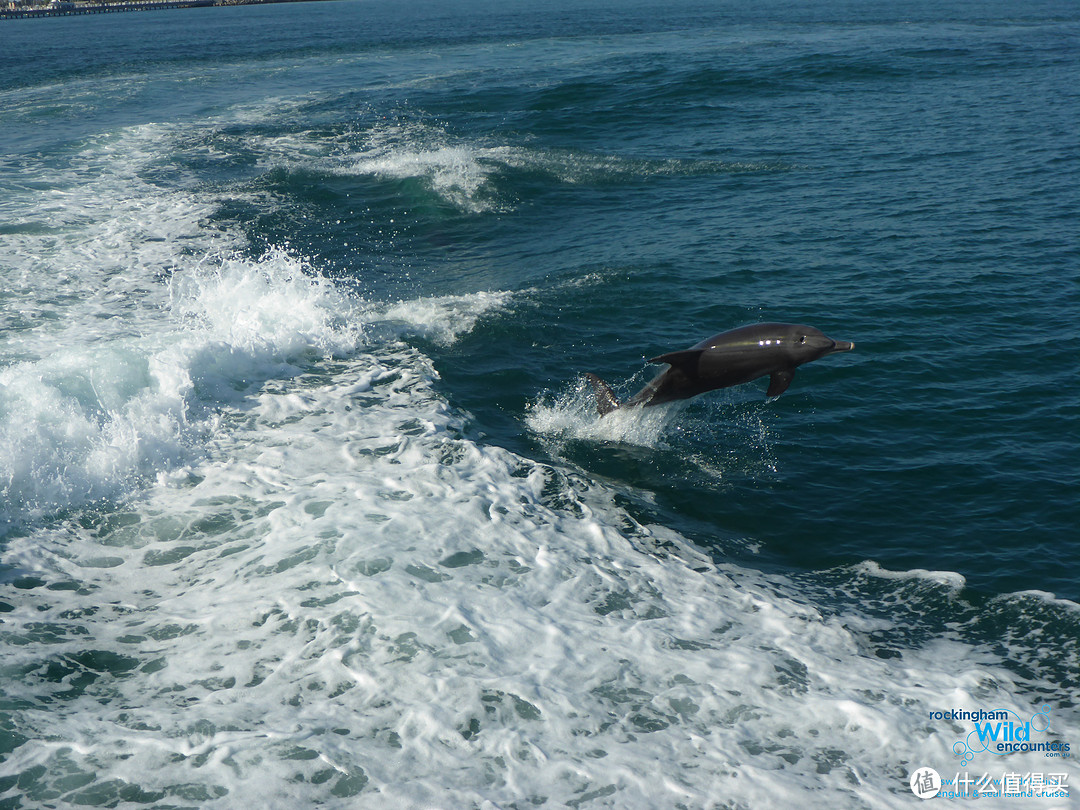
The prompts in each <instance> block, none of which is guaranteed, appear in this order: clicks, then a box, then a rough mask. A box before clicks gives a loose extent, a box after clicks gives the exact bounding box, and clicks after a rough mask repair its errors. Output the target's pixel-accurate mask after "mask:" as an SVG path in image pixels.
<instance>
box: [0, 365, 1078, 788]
mask: <svg viewBox="0 0 1080 810" xmlns="http://www.w3.org/2000/svg"><path fill="white" fill-rule="evenodd" d="M395 345H396V348H394V347H391V346H385V347H383V348H382V349H381V350H380V352H379V354H378V356H375V355H367V354H361V355H358V356H357V357H355V358H354V359H353V360H351V361H348V363H347V365H346V366H342V367H339V368H338V370H337V371H336V373H335V374H334V375H333V378H332V379H330V380H327V378H326V376H325V375H324V374H323V373H322V372H321V371H320V370H319V369H312V370H311V372H309V373H307V374H301V375H299V376H296V377H294V378H291V379H285V380H271V381H268V382H267V383H266V384H265V385H263V386H262V388H261V391H260V393H258V394H257V396H256V398H255V400H254V405H253V407H250V408H245V409H242V410H241V411H237V415H241V414H242V415H243V418H242V419H240V420H239V421H235V420H229V419H226V420H225V422H224V423H223V429H222V430H220V431H218V432H217V433H216V435H215V437H214V439H213V442H212V452H211V454H210V456H209V457H207V458H206V459H205V460H204V461H202V462H200V463H198V464H196V465H194V466H193V467H192V469H191V471H190V475H189V476H188V477H187V478H186V479H181V478H178V479H176V480H174V481H173V482H171V483H163V484H161V485H159V486H157V487H155V488H153V489H151V490H149V491H147V492H146V495H145V497H144V498H143V499H141V502H139V503H135V504H132V506H131V508H129V509H128V510H125V511H124V512H121V513H114V514H111V515H110V514H105V515H103V520H102V523H101V524H100V525H96V526H94V525H79V524H71V525H69V526H65V527H64V528H62V529H60V530H55V531H39V532H35V533H34V534H33V535H32V536H30V537H27V538H22V539H18V540H16V541H14V542H13V543H12V547H11V548H10V549H9V554H8V561H9V563H11V564H15V565H17V566H18V567H19V568H20V569H21V570H22V571H23V572H24V573H27V574H32V575H34V576H37V577H38V578H39V579H40V580H42V581H43V582H45V583H50V584H57V585H62V583H63V582H65V581H76V582H78V583H80V585H81V587H82V589H81V590H80V591H76V590H65V589H63V588H62V587H60V588H57V589H54V590H47V589H46V587H40V588H37V589H34V588H31V589H29V590H27V591H26V592H25V599H24V600H23V601H22V602H21V603H20V605H19V606H18V607H17V609H16V610H15V611H14V612H12V613H9V614H6V616H5V619H6V620H7V622H8V624H7V627H8V628H9V632H16V633H18V634H21V635H22V636H23V637H24V638H25V639H27V640H28V641H29V642H30V643H28V644H24V645H22V646H18V647H12V648H11V650H12V652H11V654H10V655H9V656H8V657H7V658H6V659H5V664H4V666H5V668H6V669H7V670H8V671H14V670H20V671H23V672H27V673H29V675H28V676H27V677H24V678H22V679H19V680H17V681H15V682H14V683H13V685H12V691H11V693H10V694H9V695H8V697H9V699H10V700H15V701H24V703H23V704H22V705H23V706H24V708H23V709H22V710H21V711H20V718H21V722H22V723H25V724H29V725H30V726H33V727H34V728H35V729H37V730H38V732H39V734H40V738H39V739H33V740H29V741H27V742H25V743H23V744H22V745H21V746H19V747H18V748H17V749H16V750H15V751H14V752H13V753H12V755H11V758H10V760H9V763H8V767H9V769H10V771H11V772H12V773H16V774H17V773H26V772H28V771H29V769H31V768H32V767H34V766H36V765H44V766H46V769H47V773H49V774H54V776H43V777H40V778H39V781H40V783H41V784H42V785H45V786H51V785H57V786H60V785H63V784H65V783H64V782H63V781H62V780H63V779H64V778H67V779H69V782H68V783H69V784H80V783H81V782H85V785H82V786H80V787H78V788H67V789H66V790H65V789H62V788H61V790H62V795H63V796H64V797H65V800H66V801H69V802H81V801H89V800H90V799H92V798H94V797H95V796H100V795H112V794H110V793H109V791H113V792H114V793H115V794H116V795H120V791H122V790H127V791H128V792H129V793H130V792H131V791H133V790H135V788H134V787H133V786H138V788H137V789H138V790H139V791H143V792H144V793H146V794H152V795H155V796H160V800H165V799H166V798H169V799H170V800H173V801H177V800H180V799H187V800H188V801H197V803H198V804H199V805H200V806H204V807H232V806H237V805H238V804H245V805H249V804H258V805H260V806H268V807H285V806H293V805H296V804H297V803H300V804H311V803H315V802H319V803H324V804H326V805H328V806H339V807H346V806H354V805H355V803H356V802H357V801H360V802H362V803H363V804H364V806H366V807H376V808H379V807H460V806H467V805H471V804H476V805H484V804H485V803H490V804H491V805H492V806H505V805H508V804H512V803H514V802H521V801H529V802H531V803H535V804H539V805H544V804H546V805H548V806H570V805H572V804H573V803H575V802H577V803H586V802H588V803H591V804H592V806H607V807H642V808H645V807H658V806H675V805H676V804H677V803H680V802H681V803H684V804H686V805H687V806H709V804H710V803H711V802H715V800H716V798H717V796H723V797H724V799H725V801H728V802H730V803H731V805H732V806H759V805H761V804H763V803H768V804H770V805H774V804H795V803H798V802H799V801H802V800H804V799H805V796H806V795H808V794H811V795H812V794H815V793H816V792H818V791H823V792H824V793H825V794H827V795H828V796H829V797H830V798H829V801H830V804H831V805H833V806H841V807H903V806H907V805H908V804H909V803H910V800H911V796H910V793H908V792H906V785H905V780H906V775H907V773H908V772H909V770H910V769H911V768H912V767H914V766H915V765H916V764H917V763H948V762H951V761H952V759H953V756H952V752H951V748H950V745H951V744H952V742H954V739H953V738H954V737H955V736H956V733H955V732H954V731H953V730H952V729H951V728H947V727H942V728H939V727H937V726H934V725H933V724H930V723H928V722H927V719H926V718H927V716H928V715H927V712H928V711H930V710H933V709H939V708H941V707H942V706H947V707H951V706H956V705H972V706H975V705H979V703H980V701H982V700H985V699H989V698H987V697H986V696H988V695H989V696H991V697H992V698H993V701H994V705H995V707H996V706H999V705H1000V706H1001V707H1003V708H1007V709H1010V710H1015V711H1017V712H1018V713H1020V712H1023V711H1024V710H1025V708H1024V704H1023V701H1022V699H1021V698H1020V697H1018V694H1017V692H1018V688H1017V683H1016V681H1015V678H1014V677H1013V676H1011V675H1010V674H1008V673H1007V672H1005V671H1003V670H1001V669H998V668H996V667H995V666H993V664H992V663H991V662H989V661H987V660H984V659H979V658H976V657H973V655H972V652H971V650H970V648H968V647H967V646H966V645H963V644H960V643H958V642H951V641H948V640H941V641H939V642H937V643H935V644H934V645H933V647H927V648H926V649H925V650H918V649H913V650H909V651H905V653H904V655H903V657H902V658H900V659H892V660H882V659H878V658H873V657H866V656H864V655H863V654H862V652H861V648H860V643H859V637H858V632H859V630H860V629H861V628H862V625H861V624H860V622H859V621H858V617H857V616H852V617H850V618H849V617H845V616H843V615H834V616H826V615H823V614H822V613H820V612H819V611H818V610H817V609H816V608H815V607H814V606H813V605H812V604H810V603H807V602H805V601H802V600H799V599H797V598H796V597H794V596H793V591H792V589H791V588H790V587H789V585H788V584H787V583H786V582H785V581H784V580H783V579H782V578H779V577H766V576H764V575H761V574H756V573H753V572H751V571H747V570H744V569H740V568H738V567H734V566H720V567H718V566H716V565H715V564H713V563H712V562H710V561H709V560H708V558H706V557H705V556H703V555H702V554H700V553H699V552H698V551H696V550H695V549H694V548H693V547H692V546H690V545H689V544H688V543H686V541H685V540H683V539H682V538H680V537H679V536H678V535H677V534H676V533H674V532H672V531H670V530H668V529H665V528H663V527H659V526H646V525H641V524H639V523H637V522H635V521H634V520H633V519H632V518H630V516H629V515H627V514H626V513H625V512H623V511H622V510H621V509H620V508H619V507H618V506H617V505H616V504H615V500H614V494H615V493H613V492H611V491H609V490H607V489H605V488H604V487H600V486H597V485H596V484H595V483H590V482H587V481H584V480H580V479H577V478H575V477H574V476H570V475H567V474H565V473H563V472H560V471H559V470H558V469H555V468H551V467H546V466H543V465H538V464H536V463H534V462H531V461H529V460H527V459H523V458H521V457H518V456H515V455H514V454H511V453H509V452H506V451H504V450H500V449H498V448H492V447H483V446H480V445H477V444H475V443H473V442H471V441H468V440H466V439H463V438H461V431H462V429H463V427H464V426H465V422H464V419H463V417H462V416H461V415H459V414H456V413H455V412H454V411H453V410H451V409H450V408H448V407H447V405H446V403H445V402H444V401H443V400H442V399H441V398H440V397H439V396H438V394H437V393H436V392H435V390H434V388H433V386H432V381H433V380H434V378H435V376H436V375H435V372H434V369H433V368H432V367H431V365H430V362H429V361H428V360H427V359H426V358H425V357H424V356H423V355H422V354H420V353H418V352H417V351H415V350H413V349H409V348H407V347H406V346H404V345H402V344H395ZM226 426H227V427H228V429H224V428H225V427H226ZM849 624H850V625H852V627H854V628H857V629H854V630H853V629H852V627H849ZM42 633H48V634H50V636H51V638H52V641H51V643H50V644H49V645H43V644H42V642H41V640H40V636H41V634H42ZM87 639H92V640H93V641H92V648H91V649H93V650H95V651H98V652H96V653H95V655H96V656H97V657H96V658H87V657H86V655H87V653H86V650H87ZM80 656H81V657H80ZM49 662H53V663H52V666H53V667H54V669H56V668H57V667H60V668H61V669H62V668H63V667H68V668H70V669H71V670H72V672H73V674H72V676H71V678H69V679H64V680H63V681H59V682H57V681H54V682H51V683H50V682H49V681H46V680H43V679H42V677H41V676H40V675H39V674H38V673H44V672H46V671H47V670H46V667H47V666H48V665H49ZM95 667H96V669H95ZM79 673H84V675H82V676H79ZM85 673H90V676H91V677H86V676H85ZM80 678H81V679H80ZM885 684H887V685H888V686H887V688H884V686H883V685H885ZM43 690H44V692H45V693H48V692H50V691H56V692H59V691H62V690H67V692H68V696H67V699H66V700H64V701H53V702H50V703H47V704H42V705H40V707H38V704H36V702H35V701H36V700H37V698H38V696H40V695H41V694H42V693H43ZM1029 713H1030V712H1029ZM1054 722H1055V723H1058V725H1056V726H1055V729H1056V730H1057V731H1059V733H1063V734H1066V735H1068V734H1071V733H1074V732H1075V730H1076V727H1075V726H1074V725H1071V724H1070V723H1071V721H1070V720H1069V719H1068V718H1067V717H1062V718H1054ZM24 727H25V726H24ZM50 740H52V742H50ZM56 740H63V741H64V742H63V744H58V743H57V742H55V741H56ZM658 761H659V762H663V763H664V767H663V774H662V776H659V777H658V776H657V775H655V774H654V773H653V772H652V771H651V770H650V768H648V767H646V766H645V763H655V762H658ZM1009 764H1010V767H1016V768H1022V769H1026V770H1029V771H1030V770H1034V769H1036V768H1039V767H1042V768H1043V769H1044V770H1045V766H1044V765H1043V763H1042V762H1041V761H1040V760H1037V759H1036V757H1035V756H1034V755H1031V756H1028V755H1015V757H1012V758H1010V760H1009ZM1055 767H1057V765H1055ZM1060 767H1061V768H1063V769H1069V772H1070V773H1071V772H1073V771H1072V765H1071V764H1070V763H1067V762H1064V761H1063V762H1062V763H1061V764H1060ZM83 775H85V776H83ZM42 789H44V788H42Z"/></svg>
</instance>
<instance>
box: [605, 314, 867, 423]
mask: <svg viewBox="0 0 1080 810" xmlns="http://www.w3.org/2000/svg"><path fill="white" fill-rule="evenodd" d="M853 348H855V344H854V343H850V342H848V341H845V340H833V339H832V338H829V337H826V336H825V335H824V334H822V333H821V332H820V331H819V330H817V329H815V328H814V327H812V326H802V325H801V324H797V323H756V324H752V325H750V326H741V327H739V328H738V329H732V330H731V331H730V332H722V333H720V334H719V335H713V336H712V337H711V338H708V339H707V340H703V341H701V342H700V343H698V344H696V345H694V346H691V347H690V348H689V349H684V350H682V351H679V352H669V353H668V354H662V355H660V356H659V357H654V358H652V359H651V360H650V361H649V362H650V363H668V364H669V365H670V367H669V368H668V369H667V370H666V371H663V372H661V373H660V374H658V375H657V376H656V377H655V378H654V379H653V380H652V382H650V383H649V384H648V385H646V386H645V387H644V388H642V389H641V390H640V391H638V393H636V394H634V396H633V397H631V398H630V399H628V400H627V401H626V402H623V403H620V402H619V400H618V398H617V397H616V396H615V392H614V391H612V390H611V386H609V385H608V384H607V383H605V382H604V381H603V380H601V379H600V378H599V377H597V376H596V375H595V374H586V375H585V377H586V379H588V380H589V382H590V383H591V384H592V387H593V391H595V393H596V409H597V410H598V411H599V412H600V415H601V416H603V415H604V414H607V413H611V412H612V411H613V410H615V409H616V408H621V407H624V406H627V405H645V406H648V405H660V404H663V403H665V402H671V401H673V400H676V399H689V398H690V397H694V396H697V395H698V394H702V393H704V392H706V391H712V390H715V389H717V388H727V387H728V386H732V385H740V384H742V383H745V382H750V381H751V380H756V379H757V378H758V377H764V376H766V375H768V376H769V390H768V391H766V392H765V393H766V396H770V397H778V396H780V394H782V393H784V391H785V390H787V387H788V385H790V384H791V379H792V377H794V376H795V369H796V367H798V366H801V365H802V364H803V363H809V362H810V361H811V360H817V359H818V358H820V357H824V356H825V355H827V354H833V353H835V352H849V351H851V350H852V349H853Z"/></svg>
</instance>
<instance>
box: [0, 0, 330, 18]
mask: <svg viewBox="0 0 1080 810" xmlns="http://www.w3.org/2000/svg"><path fill="white" fill-rule="evenodd" d="M315 1H316V0H128V1H123V0H122V1H121V2H115V3H102V2H86V3H82V2H57V1H56V0H54V2H53V3H51V4H49V5H48V6H33V7H27V8H18V9H13V8H5V9H0V20H14V19H34V18H38V17H77V16H81V15H83V14H118V13H121V12H127V11H163V10H166V9H177V8H209V7H211V6H255V5H265V4H268V3H305V2H315ZM320 1H321V0H320Z"/></svg>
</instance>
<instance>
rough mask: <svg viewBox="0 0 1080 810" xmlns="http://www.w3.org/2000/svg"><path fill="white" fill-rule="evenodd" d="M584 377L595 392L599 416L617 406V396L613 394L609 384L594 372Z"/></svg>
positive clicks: (604, 414)
mask: <svg viewBox="0 0 1080 810" xmlns="http://www.w3.org/2000/svg"><path fill="white" fill-rule="evenodd" d="M585 379H586V380H588V381H589V384H590V385H592V388H593V393H594V394H596V410H597V412H598V413H599V414H600V415H601V416H606V415H607V414H609V413H611V412H612V411H613V410H615V409H616V408H618V407H619V398H618V397H617V396H615V392H614V391H612V390H611V386H610V385H608V384H607V383H606V382H604V381H603V380H601V379H600V378H599V377H597V376H596V375H595V374H586V375H585Z"/></svg>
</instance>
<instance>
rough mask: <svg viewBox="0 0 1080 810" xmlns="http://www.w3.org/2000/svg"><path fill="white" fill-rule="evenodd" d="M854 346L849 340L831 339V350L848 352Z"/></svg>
mask: <svg viewBox="0 0 1080 810" xmlns="http://www.w3.org/2000/svg"><path fill="white" fill-rule="evenodd" d="M854 348H855V344H854V343H852V342H851V341H850V340H834V341H833V347H832V350H833V352H850V351H851V350H852V349H854ZM830 354H832V352H830Z"/></svg>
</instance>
